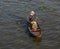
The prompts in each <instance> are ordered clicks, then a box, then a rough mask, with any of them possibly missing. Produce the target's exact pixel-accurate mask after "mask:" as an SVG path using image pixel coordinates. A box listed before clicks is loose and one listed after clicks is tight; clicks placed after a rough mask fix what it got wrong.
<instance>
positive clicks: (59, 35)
mask: <svg viewBox="0 0 60 49" xmlns="http://www.w3.org/2000/svg"><path fill="white" fill-rule="evenodd" d="M41 6H47V8H46V9H45V10H44V11H40V10H39V9H38V8H39V7H41ZM50 8H55V9H56V10H55V11H51V10H52V9H50ZM48 9H50V10H48ZM31 10H35V11H36V15H37V16H38V22H39V25H40V27H41V29H42V32H41V33H42V36H43V38H42V41H41V42H34V41H33V39H32V38H31V37H29V35H28V34H27V33H25V32H26V17H27V16H29V12H30V11H31ZM0 49H60V1H59V0H0Z"/></svg>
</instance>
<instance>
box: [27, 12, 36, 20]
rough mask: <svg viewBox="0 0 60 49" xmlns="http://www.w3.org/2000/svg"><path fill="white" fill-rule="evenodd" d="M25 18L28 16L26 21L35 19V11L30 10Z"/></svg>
mask: <svg viewBox="0 0 60 49" xmlns="http://www.w3.org/2000/svg"><path fill="white" fill-rule="evenodd" d="M27 18H28V21H32V20H36V16H35V11H31V12H30V16H29V17H27Z"/></svg>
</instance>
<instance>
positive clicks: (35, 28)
mask: <svg viewBox="0 0 60 49" xmlns="http://www.w3.org/2000/svg"><path fill="white" fill-rule="evenodd" d="M31 25H32V30H33V31H37V28H38V26H37V22H36V21H35V20H33V21H31Z"/></svg>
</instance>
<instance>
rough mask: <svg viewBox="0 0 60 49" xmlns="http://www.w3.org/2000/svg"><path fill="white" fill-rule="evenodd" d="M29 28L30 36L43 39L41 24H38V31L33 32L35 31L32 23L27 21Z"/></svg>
mask: <svg viewBox="0 0 60 49" xmlns="http://www.w3.org/2000/svg"><path fill="white" fill-rule="evenodd" d="M27 26H28V30H29V34H31V35H32V36H33V37H39V38H41V28H40V27H39V24H38V23H37V30H36V31H33V29H32V28H31V26H32V25H31V22H30V21H27Z"/></svg>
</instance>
